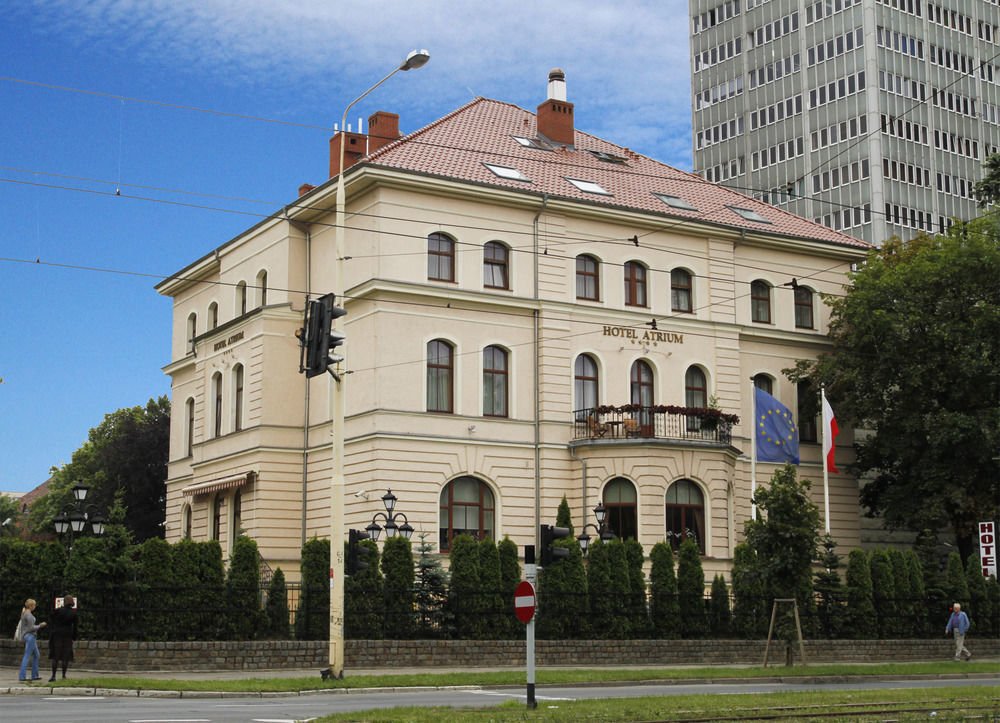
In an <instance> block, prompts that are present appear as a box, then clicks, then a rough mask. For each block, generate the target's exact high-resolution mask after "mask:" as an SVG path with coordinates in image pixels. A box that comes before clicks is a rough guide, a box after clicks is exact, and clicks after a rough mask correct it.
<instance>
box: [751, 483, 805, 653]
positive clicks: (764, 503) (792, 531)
mask: <svg viewBox="0 0 1000 723" xmlns="http://www.w3.org/2000/svg"><path fill="white" fill-rule="evenodd" d="M810 487H811V484H810V482H809V480H807V479H802V480H799V479H798V475H797V473H796V471H795V466H794V465H792V464H785V465H784V466H782V467H779V468H778V469H776V470H775V471H774V475H773V476H772V477H771V483H770V484H769V485H768V486H766V487H760V488H758V489H757V494H756V496H755V497H754V501H755V502H756V503H757V507H758V508H759V509H760V510H761V516H760V517H759V518H758V519H755V520H748V521H747V523H746V526H745V535H746V541H747V543H748V544H749V545H750V546H751V547H752V548H753V549H754V551H755V552H756V553H757V565H758V569H759V570H760V573H761V583H762V586H763V589H764V596H765V598H766V599H767V600H774V599H775V598H779V599H790V598H794V599H795V600H796V603H797V605H798V610H799V617H800V619H801V623H802V634H803V635H804V636H806V637H811V635H812V634H814V633H815V628H816V605H815V600H814V599H813V590H812V561H813V560H814V559H816V545H817V540H818V538H819V527H820V516H819V508H817V507H816V505H815V504H814V503H813V502H812V500H811V499H809V488H810ZM780 613H781V620H780V622H779V623H778V625H779V627H778V630H780V631H781V636H782V637H784V638H785V639H786V640H791V639H792V638H793V636H794V635H795V627H794V617H793V615H792V611H791V609H788V608H785V609H782V610H781V611H780Z"/></svg>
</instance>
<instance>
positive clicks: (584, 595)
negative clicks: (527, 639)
mask: <svg viewBox="0 0 1000 723" xmlns="http://www.w3.org/2000/svg"><path fill="white" fill-rule="evenodd" d="M552 544H553V545H554V546H556V547H564V548H566V549H567V550H569V554H568V555H567V556H566V557H564V558H562V559H561V560H555V561H553V562H552V563H551V564H549V565H547V566H545V567H543V568H541V570H540V571H539V574H538V592H537V595H536V600H537V610H536V612H535V616H536V617H535V621H536V622H535V634H536V635H537V636H538V637H539V638H543V639H547V640H568V639H574V638H579V637H581V636H582V634H583V633H584V631H585V630H586V626H587V621H588V618H589V617H590V615H589V612H588V609H589V606H588V589H589V587H588V586H589V584H590V583H589V580H590V574H589V573H590V565H589V564H588V566H587V569H586V571H584V567H583V552H582V551H581V550H580V543H579V542H577V541H576V538H574V537H572V536H570V537H566V538H563V539H561V540H556V541H555V542H553V543H552ZM518 626H521V623H520V622H518ZM521 627H523V626H521ZM519 632H520V631H519Z"/></svg>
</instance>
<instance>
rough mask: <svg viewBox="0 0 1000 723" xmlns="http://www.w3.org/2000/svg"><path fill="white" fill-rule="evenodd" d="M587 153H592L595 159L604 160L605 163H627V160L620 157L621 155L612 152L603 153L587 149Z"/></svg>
mask: <svg viewBox="0 0 1000 723" xmlns="http://www.w3.org/2000/svg"><path fill="white" fill-rule="evenodd" d="M587 153H589V154H590V155H592V156H593V157H594V158H596V159H597V160H599V161H604V162H605V163H617V164H619V165H622V166H624V165H627V164H628V161H627V160H626V159H625V158H622V157H621V156H616V155H615V154H613V153H605V152H604V151H592V150H590V149H588V150H587Z"/></svg>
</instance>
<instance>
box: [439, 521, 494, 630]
mask: <svg viewBox="0 0 1000 723" xmlns="http://www.w3.org/2000/svg"><path fill="white" fill-rule="evenodd" d="M448 557H449V559H450V561H451V565H450V568H451V587H450V589H449V590H448V606H449V608H450V609H451V614H452V616H453V618H454V620H455V634H456V635H457V636H458V638H459V639H468V640H483V639H485V636H486V626H485V625H484V623H483V617H482V615H481V614H480V613H481V610H482V606H481V595H480V590H481V589H482V585H481V582H480V579H479V544H478V543H477V542H476V541H475V540H474V539H473V538H472V536H471V535H466V534H462V535H455V537H454V538H452V541H451V552H450V553H449V556H448Z"/></svg>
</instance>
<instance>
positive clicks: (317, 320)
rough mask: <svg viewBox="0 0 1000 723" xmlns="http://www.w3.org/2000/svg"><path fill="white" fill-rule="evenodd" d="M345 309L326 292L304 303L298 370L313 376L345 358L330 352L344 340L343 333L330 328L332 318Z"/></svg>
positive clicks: (339, 314)
mask: <svg viewBox="0 0 1000 723" xmlns="http://www.w3.org/2000/svg"><path fill="white" fill-rule="evenodd" d="M346 313H347V311H345V310H344V309H342V308H340V307H339V306H334V295H333V294H326V295H325V296H321V297H319V298H318V299H310V300H309V301H308V302H307V304H306V320H305V327H304V328H305V339H304V345H305V364H304V365H303V367H302V369H301V370H300V371H304V372H305V373H306V376H307V377H314V376H317V375H319V374H322V373H323V372H325V371H327V370H328V367H330V366H331V365H333V364H338V363H340V362H342V361H344V357H342V356H340V355H338V354H331V353H330V350H331V349H335V348H337V347H338V346H340V345H341V344H343V343H344V339H345V338H346V335H345V334H344V333H343V332H342V331H333V329H332V327H333V320H334V319H337V318H339V317H341V316H344V314H346ZM331 373H332V372H331Z"/></svg>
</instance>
